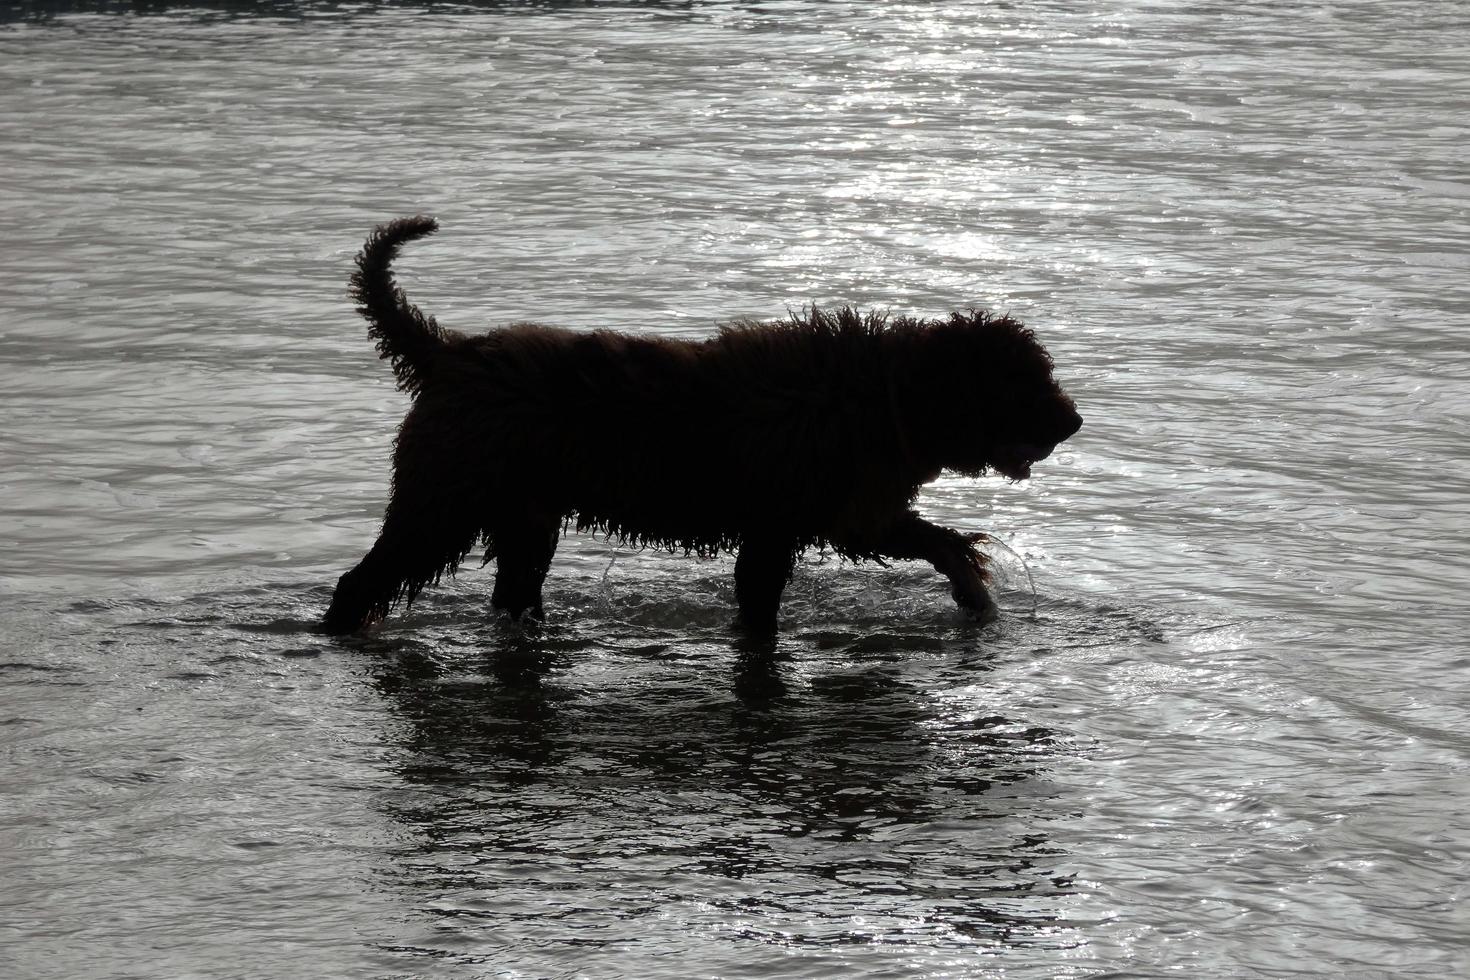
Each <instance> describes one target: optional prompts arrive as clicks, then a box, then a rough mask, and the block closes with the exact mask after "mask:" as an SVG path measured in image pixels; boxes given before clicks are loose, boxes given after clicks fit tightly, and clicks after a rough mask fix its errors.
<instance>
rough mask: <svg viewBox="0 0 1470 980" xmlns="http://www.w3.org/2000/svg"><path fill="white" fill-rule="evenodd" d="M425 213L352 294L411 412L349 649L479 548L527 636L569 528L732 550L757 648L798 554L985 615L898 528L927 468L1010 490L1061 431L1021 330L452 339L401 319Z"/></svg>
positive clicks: (512, 333)
mask: <svg viewBox="0 0 1470 980" xmlns="http://www.w3.org/2000/svg"><path fill="white" fill-rule="evenodd" d="M437 227H438V225H437V223H436V222H435V221H434V219H432V218H429V217H422V216H420V217H413V218H403V219H400V220H397V221H393V222H390V223H388V224H386V225H383V226H382V227H380V228H378V229H376V230H375V231H374V232H373V233H372V235H371V236H370V237H369V238H368V240H367V244H366V245H365V246H364V247H363V250H362V252H361V253H360V254H359V255H358V256H357V265H358V271H357V272H356V273H355V274H354V275H353V277H352V292H353V296H354V298H355V299H356V300H357V302H358V304H359V312H361V313H362V315H363V316H364V317H366V318H367V321H368V323H369V330H368V333H369V335H370V336H371V337H373V338H375V339H376V340H377V347H378V351H379V353H380V355H381V356H382V357H384V358H386V359H388V360H389V361H390V362H391V364H392V366H393V371H394V373H395V374H396V375H397V378H398V387H399V388H401V389H402V390H404V391H407V392H408V393H409V394H410V395H411V396H412V397H413V405H412V407H411V408H410V409H409V411H408V415H407V417H406V418H405V419H404V420H403V426H402V428H401V429H400V430H399V433H398V440H397V443H396V445H395V449H394V455H393V489H392V495H391V499H390V500H389V502H388V508H387V513H386V515H385V517H384V520H383V528H382V532H381V533H380V534H379V536H378V540H377V543H375V544H374V545H373V547H372V550H371V551H369V552H368V554H367V556H366V557H365V558H363V560H362V562H361V563H359V564H358V566H357V567H356V568H354V569H352V571H350V572H348V573H347V574H346V575H343V576H342V578H341V579H340V580H339V581H338V583H337V590H336V593H335V594H334V595H333V597H332V603H331V606H330V608H329V609H328V610H327V613H326V617H325V623H324V625H325V628H326V630H327V632H329V633H349V632H352V631H354V630H356V629H359V628H360V627H362V626H365V625H367V624H369V623H372V622H374V621H376V620H378V619H381V618H382V617H383V616H385V615H387V613H388V611H389V610H390V609H391V608H392V607H393V606H394V604H395V603H397V602H398V601H399V600H404V601H406V602H409V603H411V602H412V601H413V599H414V597H415V596H417V595H418V593H419V592H420V590H422V589H423V588H424V587H425V586H426V585H428V584H430V583H432V582H437V581H438V580H439V578H440V577H441V576H442V575H443V574H444V573H446V572H448V573H449V574H451V575H452V574H453V573H454V572H455V571H456V569H457V568H458V567H459V564H460V563H461V562H462V561H463V560H464V559H465V557H466V556H467V555H468V554H469V553H470V551H472V550H473V549H474V548H475V547H476V546H478V545H484V546H485V549H486V552H485V555H486V559H487V560H489V559H490V558H494V559H495V561H496V562H497V568H496V574H495V588H494V592H493V593H492V595H491V604H492V605H493V606H494V608H495V609H497V610H501V611H503V612H504V613H507V614H509V615H511V616H513V617H517V618H518V617H520V616H522V615H525V614H529V615H532V616H536V617H540V616H541V614H542V607H541V585H542V582H543V580H544V579H545V577H546V573H547V569H548V568H549V566H550V564H551V559H552V554H553V552H554V551H555V549H556V542H557V538H558V537H559V535H560V533H561V532H562V530H563V528H564V527H565V526H566V525H568V524H570V523H575V526H576V528H577V529H578V530H592V531H599V532H602V533H605V534H608V535H611V536H613V537H616V538H618V539H619V540H621V541H625V542H631V543H633V544H635V545H639V546H649V547H654V548H660V549H668V550H671V551H672V550H682V551H684V552H686V553H687V552H695V553H697V554H700V555H709V554H715V553H718V552H723V551H729V552H734V553H735V554H736V561H735V593H736V598H737V600H738V603H739V607H740V621H741V623H742V624H743V625H744V626H745V627H747V628H748V629H750V630H752V631H755V632H758V633H766V634H769V633H772V632H774V630H775V628H776V612H777V609H778V607H779V605H780V602H781V592H782V590H783V589H784V588H785V586H786V582H787V580H788V579H789V578H790V575H791V571H792V568H793V566H794V564H795V561H796V558H797V556H798V555H799V554H801V552H802V551H803V550H804V549H806V548H809V547H812V546H813V545H818V546H826V547H829V548H831V549H832V550H833V551H835V552H836V553H837V554H839V555H842V556H844V557H847V558H850V559H854V560H863V559H876V560H880V561H881V560H883V559H886V558H914V559H924V560H926V561H928V562H930V563H931V564H932V565H933V566H934V567H935V568H936V569H938V570H939V572H941V573H942V574H944V575H945V576H947V577H948V578H949V580H950V582H951V584H952V586H953V592H954V597H955V600H956V601H957V602H958V603H959V604H960V606H961V607H963V608H964V609H966V610H967V611H968V612H969V613H970V614H971V615H972V616H974V617H975V618H977V619H980V620H981V621H989V620H991V619H994V618H995V616H996V614H997V610H996V606H995V602H994V600H993V599H992V598H991V596H990V593H989V591H988V590H987V588H986V582H987V580H988V575H987V572H986V566H985V560H984V558H983V556H982V555H981V554H980V553H979V552H977V551H976V550H975V548H974V544H973V540H972V538H970V537H967V536H965V535H962V534H960V533H958V532H956V531H953V530H950V529H947V528H943V527H939V526H937V525H935V524H931V523H930V522H928V521H926V520H924V519H923V518H922V517H920V516H919V515H918V514H917V513H915V512H914V511H913V510H912V509H911V505H912V503H913V501H914V498H915V496H916V495H917V493H918V491H919V488H920V487H921V486H922V485H924V484H925V483H928V482H929V481H931V480H933V479H934V478H935V477H937V476H938V475H939V473H940V471H941V470H946V469H947V470H953V471H957V472H960V473H963V474H968V475H980V474H983V473H986V472H988V471H991V470H993V471H995V472H998V473H1000V474H1001V475H1003V476H1006V477H1009V478H1011V479H1015V480H1019V479H1023V478H1025V477H1027V476H1029V475H1030V468H1031V464H1032V463H1034V462H1036V461H1038V460H1041V459H1044V458H1046V456H1047V455H1049V454H1050V453H1051V451H1052V449H1053V448H1055V446H1056V444H1057V443H1059V442H1061V441H1062V440H1064V439H1066V438H1067V437H1068V436H1070V435H1072V434H1073V433H1074V432H1076V431H1077V430H1078V428H1079V427H1080V426H1081V424H1082V419H1081V417H1080V416H1079V415H1078V414H1077V412H1076V410H1075V408H1074V407H1073V404H1072V400H1071V399H1070V398H1069V397H1068V396H1067V395H1066V394H1065V393H1063V391H1062V389H1061V388H1060V387H1059V386H1058V385H1057V384H1056V382H1055V381H1053V380H1052V362H1051V358H1050V357H1049V356H1048V355H1047V353H1046V351H1045V350H1044V349H1043V348H1042V347H1041V345H1040V344H1039V343H1037V341H1036V339H1035V338H1034V337H1033V336H1032V334H1031V331H1029V330H1027V329H1026V328H1025V327H1023V326H1022V325H1021V324H1020V323H1018V322H1017V321H1015V320H1012V319H1011V318H1009V317H1007V316H994V315H991V314H988V313H982V312H975V311H970V312H968V313H953V314H951V315H950V316H949V317H948V318H947V319H941V320H919V319H914V318H911V317H904V316H888V315H886V314H883V313H876V312H866V313H865V312H859V311H857V310H853V309H849V308H842V309H834V310H827V311H823V310H819V309H815V308H813V309H810V310H806V311H803V312H802V313H800V314H795V315H792V316H790V317H788V318H787V319H785V320H779V321H775V322H771V323H742V324H738V325H735V326H731V327H726V328H724V329H722V330H721V331H720V332H719V333H718V334H717V335H715V336H714V337H711V338H710V339H708V340H704V341H686V340H669V339H663V338H657V337H642V336H629V335H626V334H620V333H614V332H611V331H606V330H599V331H595V332H592V333H574V332H571V331H566V330H559V329H554V328H551V327H545V326H537V325H533V324H519V325H514V326H510V327H506V328H504V329H500V330H492V331H491V332H489V333H487V334H484V335H482V336H478V337H469V336H465V335H463V334H460V333H456V332H454V331H452V330H446V329H444V328H442V327H440V326H439V325H438V324H437V323H436V322H435V321H434V319H433V318H432V317H429V316H426V315H425V314H424V313H422V312H421V311H420V310H419V309H418V308H417V307H415V306H414V305H412V304H411V303H409V302H408V300H407V299H406V298H405V297H404V295H403V293H402V291H401V290H400V289H399V288H398V287H397V286H396V285H395V283H394V281H393V277H392V274H391V272H390V271H389V266H390V265H391V263H392V261H393V259H394V257H395V256H396V255H397V253H398V249H399V246H401V245H402V244H403V243H404V242H407V241H411V240H413V239H415V238H420V237H422V236H425V235H428V234H430V233H431V232H433V231H435V230H436V229H437Z"/></svg>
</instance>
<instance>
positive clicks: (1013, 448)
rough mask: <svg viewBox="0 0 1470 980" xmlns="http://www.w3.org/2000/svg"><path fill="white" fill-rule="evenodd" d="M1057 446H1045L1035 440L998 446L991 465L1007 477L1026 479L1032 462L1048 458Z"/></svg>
mask: <svg viewBox="0 0 1470 980" xmlns="http://www.w3.org/2000/svg"><path fill="white" fill-rule="evenodd" d="M1055 448H1056V446H1043V445H1040V444H1039V443H1034V442H1018V443H1012V444H1010V445H1006V446H997V447H996V449H995V452H994V454H993V456H992V458H991V463H990V465H991V468H992V469H994V470H995V471H996V472H997V473H999V474H1000V475H1001V476H1003V477H1006V478H1007V479H1010V480H1024V479H1026V478H1027V477H1029V476H1030V475H1031V464H1032V463H1039V462H1041V461H1042V460H1043V459H1046V457H1048V456H1050V455H1051V451H1052V450H1053V449H1055Z"/></svg>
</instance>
